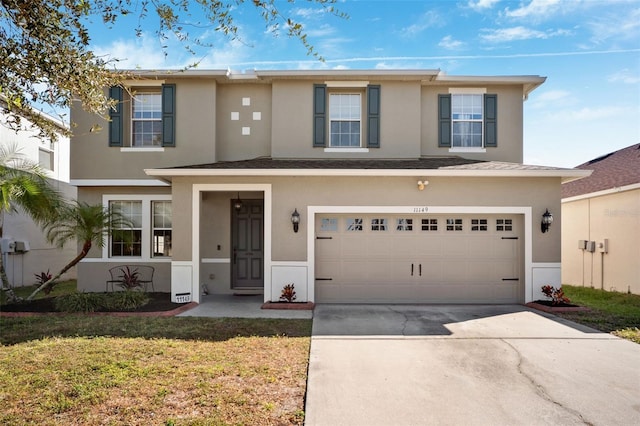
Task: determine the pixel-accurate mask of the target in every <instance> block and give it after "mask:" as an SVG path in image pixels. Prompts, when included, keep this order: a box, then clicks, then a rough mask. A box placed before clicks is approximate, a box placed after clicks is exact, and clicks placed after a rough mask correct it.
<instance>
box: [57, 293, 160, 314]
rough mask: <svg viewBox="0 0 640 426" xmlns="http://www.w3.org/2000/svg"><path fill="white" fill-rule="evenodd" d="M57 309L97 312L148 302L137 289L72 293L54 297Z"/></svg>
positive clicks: (114, 310) (136, 306)
mask: <svg viewBox="0 0 640 426" xmlns="http://www.w3.org/2000/svg"><path fill="white" fill-rule="evenodd" d="M54 303H55V308H56V310H57V311H61V312H68V313H77V312H84V313H87V312H99V311H113V312H118V311H131V310H133V309H137V308H139V307H141V306H144V305H146V304H147V303H149V296H148V295H147V294H146V293H142V292H139V291H119V292H115V293H73V294H67V295H64V296H59V297H56V299H55V302H54Z"/></svg>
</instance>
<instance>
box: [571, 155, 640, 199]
mask: <svg viewBox="0 0 640 426" xmlns="http://www.w3.org/2000/svg"><path fill="white" fill-rule="evenodd" d="M576 169H585V170H593V173H592V174H591V176H589V177H586V178H582V179H579V180H575V181H572V182H568V183H565V184H563V185H562V198H569V197H575V196H577V195H583V194H590V193H592V192H598V191H604V190H607V189H612V188H619V187H621V186H626V185H632V184H634V183H640V144H635V145H631V146H629V147H626V148H623V149H621V150H619V151H615V152H612V153H609V154H606V155H602V156H600V157H598V158H595V159H593V160H591V161H588V162H586V163H584V164H580V165H579V166H577V167H576Z"/></svg>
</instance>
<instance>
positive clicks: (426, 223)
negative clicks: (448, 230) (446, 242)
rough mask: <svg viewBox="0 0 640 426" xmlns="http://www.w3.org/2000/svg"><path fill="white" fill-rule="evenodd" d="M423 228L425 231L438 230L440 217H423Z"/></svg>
mask: <svg viewBox="0 0 640 426" xmlns="http://www.w3.org/2000/svg"><path fill="white" fill-rule="evenodd" d="M422 230H423V231H437V230H438V219H422Z"/></svg>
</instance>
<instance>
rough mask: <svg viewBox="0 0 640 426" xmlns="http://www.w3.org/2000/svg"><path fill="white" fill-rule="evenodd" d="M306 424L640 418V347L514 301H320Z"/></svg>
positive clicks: (632, 421) (628, 421) (623, 421)
mask: <svg viewBox="0 0 640 426" xmlns="http://www.w3.org/2000/svg"><path fill="white" fill-rule="evenodd" d="M305 411H306V416H305V417H306V422H305V423H306V424H307V425H314V426H315V425H331V426H338V425H350V426H356V425H367V426H373V425H578V424H579V425H638V424H640V345H637V344H635V343H632V342H629V341H625V340H622V339H619V338H617V337H615V336H612V335H609V334H606V333H600V332H597V331H595V330H592V329H589V328H586V327H582V326H579V325H577V324H574V323H571V322H568V321H564V320H562V319H560V318H558V317H555V316H553V315H549V314H544V313H540V312H537V311H532V310H530V309H528V308H525V307H523V306H519V305H510V306H459V305H457V306H407V305H389V306H377V305H318V306H316V309H315V312H314V320H313V337H312V342H311V356H310V365H309V378H308V386H307V400H306V409H305Z"/></svg>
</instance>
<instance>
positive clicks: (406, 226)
mask: <svg viewBox="0 0 640 426" xmlns="http://www.w3.org/2000/svg"><path fill="white" fill-rule="evenodd" d="M396 231H413V219H398V220H397V222H396Z"/></svg>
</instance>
